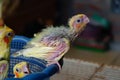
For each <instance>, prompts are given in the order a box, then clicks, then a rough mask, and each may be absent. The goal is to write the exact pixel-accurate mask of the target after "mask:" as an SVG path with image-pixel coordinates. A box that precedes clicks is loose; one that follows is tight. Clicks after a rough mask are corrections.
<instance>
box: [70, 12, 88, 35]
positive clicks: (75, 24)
mask: <svg viewBox="0 0 120 80" xmlns="http://www.w3.org/2000/svg"><path fill="white" fill-rule="evenodd" d="M87 23H89V18H88V17H87V16H86V15H84V14H78V15H75V16H73V17H72V18H71V19H70V20H69V26H70V28H71V29H72V30H74V31H75V32H76V33H78V32H80V31H82V30H84V28H85V26H86V24H87Z"/></svg>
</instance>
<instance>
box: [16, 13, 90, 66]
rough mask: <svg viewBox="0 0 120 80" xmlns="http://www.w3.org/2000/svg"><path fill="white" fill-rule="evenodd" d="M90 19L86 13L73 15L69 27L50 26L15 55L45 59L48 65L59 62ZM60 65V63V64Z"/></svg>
mask: <svg viewBox="0 0 120 80" xmlns="http://www.w3.org/2000/svg"><path fill="white" fill-rule="evenodd" d="M88 22H89V19H88V17H87V16H86V15H84V14H78V15H75V16H73V17H72V18H71V19H70V20H69V22H68V23H69V27H64V26H59V27H53V26H51V27H48V28H46V29H44V30H43V31H42V32H41V33H38V34H36V36H35V37H34V38H33V39H32V40H31V41H30V42H28V44H27V45H26V46H25V48H24V49H23V50H20V51H18V52H16V54H14V56H20V55H22V56H24V57H34V58H38V59H43V60H45V61H47V62H48V65H50V64H53V63H57V64H58V61H59V60H60V59H61V58H62V57H63V56H64V54H65V53H67V51H68V50H69V49H70V43H71V42H72V41H73V40H74V39H75V38H76V37H77V35H78V34H79V33H80V32H82V31H83V30H84V28H85V27H86V24H87V23H88ZM58 66H59V67H60V65H59V64H58Z"/></svg>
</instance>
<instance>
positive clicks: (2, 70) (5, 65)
mask: <svg viewBox="0 0 120 80" xmlns="http://www.w3.org/2000/svg"><path fill="white" fill-rule="evenodd" d="M6 67H7V64H1V65H0V73H3V72H4V70H5V69H6Z"/></svg>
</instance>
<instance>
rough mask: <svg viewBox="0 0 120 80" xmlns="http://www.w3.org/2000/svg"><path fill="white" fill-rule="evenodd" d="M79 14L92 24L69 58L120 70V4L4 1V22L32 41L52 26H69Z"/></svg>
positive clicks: (117, 0)
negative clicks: (118, 67)
mask: <svg viewBox="0 0 120 80" xmlns="http://www.w3.org/2000/svg"><path fill="white" fill-rule="evenodd" d="M78 13H83V14H86V15H87V16H88V17H89V18H90V23H89V24H88V25H87V28H86V29H85V31H84V32H83V33H82V34H80V35H79V37H78V38H77V39H76V40H75V42H74V43H73V44H72V47H71V49H70V51H69V52H68V54H66V55H65V57H67V58H74V59H80V60H86V61H91V62H96V63H100V64H102V63H104V64H109V65H116V66H120V0H4V1H3V7H2V18H3V19H4V21H5V24H6V25H8V26H9V27H11V28H12V29H13V30H14V31H15V33H16V35H23V36H27V37H29V38H32V37H33V35H34V33H37V32H39V31H41V30H42V29H44V28H46V27H49V25H54V26H59V25H65V26H68V25H67V21H68V19H69V18H70V17H71V16H73V15H75V14H78Z"/></svg>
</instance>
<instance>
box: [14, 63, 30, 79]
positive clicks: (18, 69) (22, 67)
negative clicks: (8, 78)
mask: <svg viewBox="0 0 120 80" xmlns="http://www.w3.org/2000/svg"><path fill="white" fill-rule="evenodd" d="M13 73H14V74H15V78H22V77H24V76H26V75H28V74H30V71H29V66H28V63H27V62H20V63H18V64H16V65H15V66H14V68H13Z"/></svg>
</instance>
